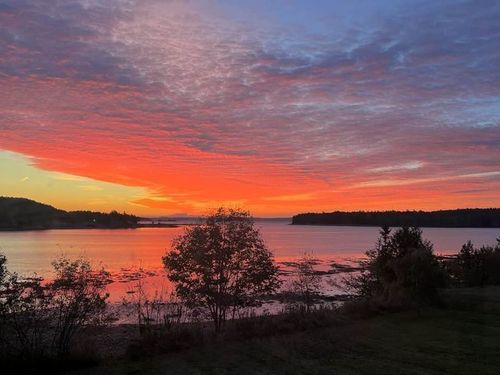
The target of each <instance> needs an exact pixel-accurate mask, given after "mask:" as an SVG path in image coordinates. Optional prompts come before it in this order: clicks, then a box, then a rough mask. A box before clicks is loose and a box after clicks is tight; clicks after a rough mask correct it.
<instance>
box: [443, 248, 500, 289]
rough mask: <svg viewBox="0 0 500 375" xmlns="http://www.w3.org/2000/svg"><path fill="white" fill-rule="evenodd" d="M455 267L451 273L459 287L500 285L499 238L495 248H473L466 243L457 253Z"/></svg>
mask: <svg viewBox="0 0 500 375" xmlns="http://www.w3.org/2000/svg"><path fill="white" fill-rule="evenodd" d="M455 265H456V266H455V267H451V270H452V271H451V272H452V275H453V276H454V278H455V280H456V281H457V282H458V284H459V285H462V286H468V287H473V286H484V285H500V238H499V239H498V240H497V244H496V246H495V247H493V246H482V247H480V248H475V247H474V245H473V244H472V242H470V241H469V242H467V243H466V244H464V245H463V246H462V249H461V250H460V252H459V253H458V255H457V258H456V260H455Z"/></svg>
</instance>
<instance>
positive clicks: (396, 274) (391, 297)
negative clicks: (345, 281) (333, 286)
mask: <svg viewBox="0 0 500 375" xmlns="http://www.w3.org/2000/svg"><path fill="white" fill-rule="evenodd" d="M366 255H367V256H368V260H367V261H366V262H365V263H364V266H365V271H363V272H361V274H360V275H358V276H355V277H354V278H352V279H351V280H350V285H351V286H353V287H354V288H355V289H356V291H357V292H358V293H359V294H360V295H362V296H364V297H367V298H369V299H371V300H374V301H377V302H379V303H381V304H382V305H386V306H394V307H398V306H410V305H417V306H419V305H421V304H422V303H430V302H434V301H436V300H437V297H438V295H437V289H438V288H439V287H441V286H444V284H445V280H446V277H445V273H444V271H443V270H442V268H441V266H440V264H439V263H438V261H437V259H436V257H435V256H434V253H433V248H432V244H431V243H430V242H429V241H427V240H424V239H423V238H422V231H421V230H420V229H419V228H415V227H403V228H400V229H396V230H395V231H394V232H393V233H392V231H391V230H390V229H389V228H387V227H384V228H382V230H381V231H380V237H379V239H378V241H377V244H376V247H375V249H373V250H369V251H367V253H366Z"/></svg>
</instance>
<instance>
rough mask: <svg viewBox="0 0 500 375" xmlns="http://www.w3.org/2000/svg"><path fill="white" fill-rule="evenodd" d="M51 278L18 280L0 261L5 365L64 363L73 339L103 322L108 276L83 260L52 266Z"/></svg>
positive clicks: (1, 340) (62, 261)
mask: <svg viewBox="0 0 500 375" xmlns="http://www.w3.org/2000/svg"><path fill="white" fill-rule="evenodd" d="M53 265H54V271H55V278H54V280H53V281H51V282H48V283H44V282H43V280H42V279H41V278H38V277H30V278H26V277H20V276H18V275H17V274H16V273H10V272H9V271H8V270H6V268H5V258H4V257H0V269H1V270H2V275H3V276H2V278H1V280H0V281H1V283H0V331H1V336H0V348H1V352H0V355H1V356H2V357H3V359H5V360H11V361H12V360H22V361H28V362H29V361H36V360H41V359H44V360H45V359H50V358H56V357H57V358H65V360H66V359H68V358H69V357H68V356H69V354H70V352H71V348H72V345H73V343H74V339H75V337H76V336H77V334H79V333H81V332H82V331H83V329H84V328H86V327H87V326H95V325H99V324H102V323H104V322H105V320H106V314H105V309H106V299H107V298H108V295H107V294H106V293H105V285H106V283H107V282H108V276H109V275H108V273H107V272H105V271H104V270H100V271H94V270H93V269H92V268H91V266H90V264H89V263H88V262H87V261H85V260H82V259H77V260H75V261H70V260H68V259H65V258H61V259H58V260H56V261H54V263H53Z"/></svg>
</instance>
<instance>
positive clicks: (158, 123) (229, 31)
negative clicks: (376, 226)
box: [0, 0, 500, 212]
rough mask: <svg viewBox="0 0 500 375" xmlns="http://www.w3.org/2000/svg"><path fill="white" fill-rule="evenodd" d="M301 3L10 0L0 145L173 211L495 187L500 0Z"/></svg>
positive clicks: (5, 12)
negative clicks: (142, 192) (145, 193)
mask: <svg viewBox="0 0 500 375" xmlns="http://www.w3.org/2000/svg"><path fill="white" fill-rule="evenodd" d="M303 6H304V5H301V3H300V2H297V3H293V4H289V5H287V7H280V5H278V3H276V4H275V3H274V2H263V1H262V2H261V1H256V2H252V3H251V5H250V3H241V4H239V6H238V7H233V6H231V5H230V4H229V3H228V4H225V3H213V2H211V1H199V2H183V1H168V2H160V1H154V0H147V1H122V0H110V1H106V2H102V1H95V2H88V1H77V0H71V1H67V2H54V1H48V0H40V1H21V2H20V1H14V0H7V1H4V2H3V3H2V5H1V6H0V49H1V50H2V53H1V55H0V84H1V85H2V88H3V90H1V91H0V130H1V132H2V137H0V148H2V149H6V150H12V151H16V152H20V153H23V154H26V155H30V156H32V157H34V158H35V159H34V160H35V162H36V165H37V167H39V168H42V169H46V170H50V171H54V172H57V173H55V174H54V175H53V178H54V180H55V181H56V182H57V181H64V180H65V179H78V178H79V177H74V176H82V177H89V178H93V179H97V180H102V181H108V182H115V183H119V184H123V185H128V186H143V187H145V188H147V189H149V191H150V192H151V196H153V197H155V198H149V197H145V198H144V200H141V199H138V200H137V201H136V203H138V204H143V205H146V206H149V207H160V206H161V207H163V208H165V209H167V208H168V209H171V210H175V211H179V212H180V211H182V212H191V211H193V210H198V209H201V208H203V207H205V206H207V205H209V204H213V202H222V201H224V200H227V201H231V202H240V203H241V202H244V203H245V204H246V205H248V206H249V208H255V209H258V210H261V211H266V212H283V211H284V210H287V212H294V211H296V210H298V209H300V208H301V207H302V206H301V204H302V203H304V204H305V202H307V203H312V204H314V205H321V207H319V209H323V208H325V209H328V208H335V207H338V206H340V205H344V204H346V205H348V204H350V205H351V206H352V207H360V208H364V207H366V206H368V205H372V206H373V205H375V204H379V205H380V206H381V207H389V206H391V207H392V206H393V205H400V206H404V205H405V199H406V204H407V205H417V204H418V202H415V201H413V198H412V197H421V198H422V200H421V202H424V203H425V205H427V206H432V205H434V206H436V207H438V206H441V205H443V204H456V205H458V204H460V205H475V204H482V205H484V200H485V199H486V200H488V198H485V197H486V196H487V197H489V201H488V202H489V204H491V205H498V204H500V200H499V197H498V194H496V193H495V191H497V189H496V188H497V187H498V185H499V184H500V182H499V177H498V175H497V174H496V171H497V168H498V165H499V164H500V157H499V155H500V152H499V151H500V106H499V105H498V103H499V98H500V86H499V85H498V84H497V82H500V70H499V69H498V66H500V55H499V54H498V51H497V50H498V45H499V44H500V24H499V23H498V18H499V17H500V5H499V3H498V2H495V1H484V2H476V1H461V2H455V1H444V2H434V1H425V0H424V1H422V2H420V3H419V6H418V7H415V6H412V5H410V4H409V3H406V2H396V3H386V2H373V3H372V2H369V4H367V5H366V7H365V8H366V9H363V10H359V11H356V12H354V11H353V9H352V8H351V7H350V6H349V5H347V4H346V3H345V2H324V3H321V5H311V6H309V7H308V8H307V9H303V8H302V7H303ZM250 14H251V15H252V17H250ZM374 173H377V174H384V175H389V177H390V178H378V179H377V180H373V177H374V176H373V175H374ZM466 175H470V176H475V177H474V178H459V180H460V184H461V189H460V190H461V191H463V192H464V193H462V196H461V197H459V196H456V200H455V201H453V202H449V201H447V200H446V199H443V197H445V196H446V194H448V193H450V192H452V191H457V187H456V184H457V178H458V177H457V176H466ZM472 180H474V181H479V180H480V181H481V182H482V183H483V184H487V185H488V186H489V187H490V189H489V191H490V193H488V192H484V193H483V195H482V197H481V200H480V201H479V200H478V195H477V194H475V193H466V191H471V192H472V191H476V187H475V182H472ZM432 181H434V182H436V181H440V182H441V183H443V185H441V186H440V188H441V189H440V190H439V191H435V189H434V191H432V192H431V191H430V190H431V189H427V187H426V186H424V185H425V184H424V183H426V182H432ZM445 182H446V184H445ZM462 185H464V186H462ZM361 186H364V187H365V189H364V190H366V187H368V186H369V187H371V188H376V189H378V190H377V192H374V193H373V194H374V198H373V199H372V200H369V199H368V198H369V197H367V196H366V195H363V194H361V193H359V192H357V191H356V189H357V188H359V187H361ZM391 186H399V190H398V191H397V192H395V191H393V190H392V189H391V188H390V187H391ZM406 186H407V188H406ZM415 186H418V189H419V191H417V192H416V191H415V190H414V187H415ZM316 192H321V193H316ZM431 193H432V194H431ZM365 194H366V193H365ZM394 194H398V197H395V196H394ZM424 197H425V199H424ZM363 198H366V199H365V200H363ZM375 199H376V202H377V203H374V202H375ZM344 201H347V202H344ZM134 202H135V201H134ZM291 203H293V204H291ZM424 203H422V204H424Z"/></svg>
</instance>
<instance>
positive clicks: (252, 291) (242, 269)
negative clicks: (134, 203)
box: [163, 208, 280, 332]
mask: <svg viewBox="0 0 500 375" xmlns="http://www.w3.org/2000/svg"><path fill="white" fill-rule="evenodd" d="M163 263H164V265H165V268H166V270H167V272H168V278H169V279H170V280H171V281H172V282H174V283H175V286H176V292H177V295H178V296H179V297H180V298H181V299H182V300H183V301H184V302H185V303H186V305H187V306H188V307H191V308H202V309H206V310H208V312H209V316H210V318H211V319H212V321H213V323H214V326H215V330H216V331H217V332H218V331H220V330H221V329H222V327H223V325H224V323H225V321H226V320H227V318H228V314H232V317H233V318H234V316H235V313H236V312H237V311H238V309H241V308H244V307H247V306H256V305H259V304H260V298H259V297H261V296H262V295H264V294H268V293H271V292H273V291H274V290H276V288H278V287H279V285H280V281H279V279H278V268H277V267H276V266H275V265H274V263H273V256H272V254H271V252H270V251H269V250H268V249H267V247H266V246H265V244H264V241H263V240H262V238H261V235H260V233H259V231H258V229H256V228H255V226H254V222H253V219H252V217H251V216H250V214H249V213H248V212H245V211H241V210H233V209H224V208H219V209H218V210H217V211H216V212H215V213H214V214H212V215H210V216H208V217H207V218H206V220H205V221H204V223H202V224H199V225H195V226H192V227H189V228H187V229H186V231H185V233H184V234H183V235H181V236H179V237H177V238H176V239H174V241H173V243H172V251H171V252H170V253H168V254H166V255H165V256H164V257H163Z"/></svg>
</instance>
